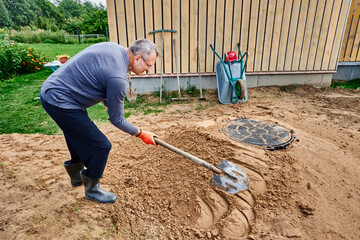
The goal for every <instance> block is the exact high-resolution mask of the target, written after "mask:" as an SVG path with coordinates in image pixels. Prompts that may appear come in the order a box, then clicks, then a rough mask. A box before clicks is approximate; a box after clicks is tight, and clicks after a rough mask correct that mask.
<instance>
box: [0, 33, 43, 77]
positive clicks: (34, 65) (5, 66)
mask: <svg viewBox="0 0 360 240" xmlns="http://www.w3.org/2000/svg"><path fill="white" fill-rule="evenodd" d="M47 60H48V59H45V56H43V55H42V54H41V53H40V52H37V51H36V50H35V49H33V48H31V47H28V46H26V45H22V44H18V43H16V42H15V41H10V40H9V39H7V38H5V39H4V40H0V62H1V65H0V80H1V81H4V80H6V79H10V78H11V77H13V76H14V75H16V74H25V73H33V72H37V71H39V70H41V69H42V67H43V65H44V63H46V61H47Z"/></svg>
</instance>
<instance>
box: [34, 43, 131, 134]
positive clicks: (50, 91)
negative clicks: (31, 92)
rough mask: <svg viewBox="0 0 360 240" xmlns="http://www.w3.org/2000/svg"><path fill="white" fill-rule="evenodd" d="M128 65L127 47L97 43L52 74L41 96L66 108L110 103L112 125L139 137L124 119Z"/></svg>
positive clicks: (45, 83)
mask: <svg viewBox="0 0 360 240" xmlns="http://www.w3.org/2000/svg"><path fill="white" fill-rule="evenodd" d="M128 66H129V58H128V56H127V53H126V48H124V47H122V46H120V45H118V44H117V43H110V42H107V43H98V44H94V45H92V46H90V47H88V48H86V49H85V50H83V51H81V52H80V53H78V54H77V55H75V56H74V57H73V58H71V59H70V60H69V61H67V62H66V63H65V64H64V65H63V66H61V67H60V68H59V69H58V70H56V71H55V72H54V73H53V74H51V75H50V77H49V78H48V79H46V81H45V82H44V83H43V84H42V86H41V91H40V95H41V97H42V98H43V99H44V100H45V101H46V102H48V103H49V104H51V105H53V106H56V107H59V108H65V109H85V108H88V107H91V106H93V105H95V104H97V103H99V102H101V101H105V100H106V102H107V106H108V109H109V110H108V114H109V117H110V122H111V123H112V124H113V125H115V126H116V127H117V128H119V129H121V130H122V131H124V132H127V133H129V134H131V135H135V134H136V133H137V131H138V129H137V128H136V127H135V126H134V125H132V124H131V123H129V122H128V121H126V119H125V118H124V116H123V113H124V99H125V96H126V92H127V89H128V87H129V84H128V81H127V72H128Z"/></svg>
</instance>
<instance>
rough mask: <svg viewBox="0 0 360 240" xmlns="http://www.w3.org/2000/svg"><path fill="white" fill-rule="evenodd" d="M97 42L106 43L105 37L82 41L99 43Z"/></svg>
mask: <svg viewBox="0 0 360 240" xmlns="http://www.w3.org/2000/svg"><path fill="white" fill-rule="evenodd" d="M99 42H106V38H105V37H98V38H86V39H84V43H99Z"/></svg>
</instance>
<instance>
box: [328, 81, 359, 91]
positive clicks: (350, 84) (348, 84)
mask: <svg viewBox="0 0 360 240" xmlns="http://www.w3.org/2000/svg"><path fill="white" fill-rule="evenodd" d="M331 87H332V88H345V89H359V88H360V79H355V80H351V81H334V82H333V83H331Z"/></svg>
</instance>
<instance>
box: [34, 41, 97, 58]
mask: <svg viewBox="0 0 360 240" xmlns="http://www.w3.org/2000/svg"><path fill="white" fill-rule="evenodd" d="M27 45H29V46H30V47H33V48H35V49H36V50H40V51H41V52H42V53H43V54H44V55H45V56H47V57H48V58H50V60H49V61H54V60H57V58H56V56H57V55H61V54H67V55H69V56H70V57H73V56H75V55H76V54H77V53H78V52H80V51H81V50H83V49H85V48H87V47H89V46H91V45H92V44H89V43H84V44H60V43H58V44H51V43H34V44H27Z"/></svg>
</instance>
